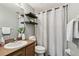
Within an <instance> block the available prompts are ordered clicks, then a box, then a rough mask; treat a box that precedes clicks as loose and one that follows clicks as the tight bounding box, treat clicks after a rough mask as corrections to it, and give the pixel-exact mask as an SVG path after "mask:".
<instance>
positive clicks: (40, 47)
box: [35, 46, 45, 50]
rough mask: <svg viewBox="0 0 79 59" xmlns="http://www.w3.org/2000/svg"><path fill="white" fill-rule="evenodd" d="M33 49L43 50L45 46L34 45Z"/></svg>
mask: <svg viewBox="0 0 79 59" xmlns="http://www.w3.org/2000/svg"><path fill="white" fill-rule="evenodd" d="M35 49H36V50H45V47H43V46H36V47H35Z"/></svg>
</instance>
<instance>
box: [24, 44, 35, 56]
mask: <svg viewBox="0 0 79 59" xmlns="http://www.w3.org/2000/svg"><path fill="white" fill-rule="evenodd" d="M34 55H35V43H33V44H31V45H29V46H27V47H26V56H34Z"/></svg>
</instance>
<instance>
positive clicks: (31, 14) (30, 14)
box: [25, 12, 37, 18]
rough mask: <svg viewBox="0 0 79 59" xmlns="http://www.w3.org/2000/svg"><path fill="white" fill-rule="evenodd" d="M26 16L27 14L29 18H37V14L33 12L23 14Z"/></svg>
mask: <svg viewBox="0 0 79 59" xmlns="http://www.w3.org/2000/svg"><path fill="white" fill-rule="evenodd" d="M25 15H26V16H29V17H31V18H37V16H36V15H35V14H33V13H31V12H30V13H28V14H25Z"/></svg>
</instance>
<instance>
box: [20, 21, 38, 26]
mask: <svg viewBox="0 0 79 59" xmlns="http://www.w3.org/2000/svg"><path fill="white" fill-rule="evenodd" d="M21 23H22V24H24V23H26V24H33V25H37V24H38V23H36V22H31V21H25V22H21Z"/></svg>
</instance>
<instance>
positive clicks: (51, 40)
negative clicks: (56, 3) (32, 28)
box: [36, 5, 67, 56]
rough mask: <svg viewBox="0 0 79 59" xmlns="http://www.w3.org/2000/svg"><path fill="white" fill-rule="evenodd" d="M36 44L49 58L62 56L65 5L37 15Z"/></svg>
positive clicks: (65, 17)
mask: <svg viewBox="0 0 79 59" xmlns="http://www.w3.org/2000/svg"><path fill="white" fill-rule="evenodd" d="M37 16H38V19H37V22H38V25H37V26H36V37H37V44H38V45H41V46H44V47H45V48H46V51H47V52H46V54H47V55H50V56H63V55H64V50H65V48H66V47H64V46H65V43H66V21H67V5H66V6H61V7H59V8H53V9H52V10H51V11H47V10H46V11H44V12H40V13H39V14H37Z"/></svg>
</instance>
